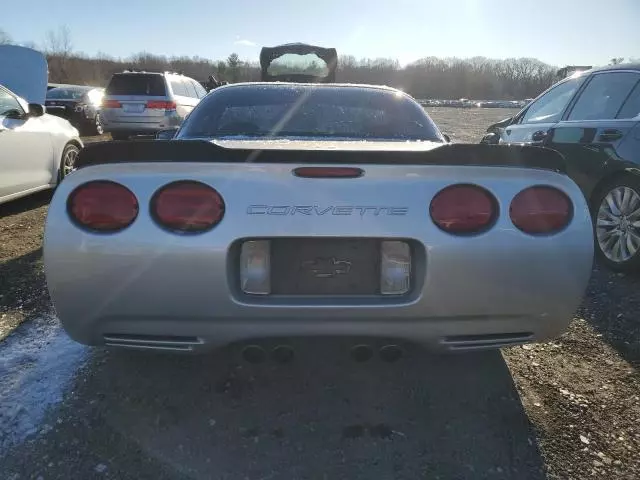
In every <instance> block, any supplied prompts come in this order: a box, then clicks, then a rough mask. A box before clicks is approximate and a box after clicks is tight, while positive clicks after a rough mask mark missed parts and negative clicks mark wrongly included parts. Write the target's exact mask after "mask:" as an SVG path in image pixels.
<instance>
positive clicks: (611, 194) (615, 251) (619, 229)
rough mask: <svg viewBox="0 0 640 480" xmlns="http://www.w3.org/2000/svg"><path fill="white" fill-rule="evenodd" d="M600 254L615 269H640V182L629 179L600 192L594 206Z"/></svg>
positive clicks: (610, 185)
mask: <svg viewBox="0 0 640 480" xmlns="http://www.w3.org/2000/svg"><path fill="white" fill-rule="evenodd" d="M593 226H594V231H595V234H594V238H595V244H596V252H597V253H598V256H599V257H600V259H601V260H602V261H603V262H604V263H605V264H606V265H607V266H608V267H609V268H611V269H613V270H617V271H630V270H634V269H637V268H639V267H640V179H636V178H633V177H626V178H622V179H619V180H617V181H615V182H611V183H609V184H607V185H605V186H603V187H602V188H600V189H599V190H598V193H597V194H596V195H595V199H594V203H593Z"/></svg>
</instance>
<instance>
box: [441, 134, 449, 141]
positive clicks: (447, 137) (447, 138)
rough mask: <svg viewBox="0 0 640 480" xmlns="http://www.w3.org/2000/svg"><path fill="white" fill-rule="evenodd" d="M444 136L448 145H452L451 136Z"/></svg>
mask: <svg viewBox="0 0 640 480" xmlns="http://www.w3.org/2000/svg"><path fill="white" fill-rule="evenodd" d="M442 136H443V137H444V139H445V141H446V142H447V143H451V137H450V136H449V135H447V134H446V133H443V134H442Z"/></svg>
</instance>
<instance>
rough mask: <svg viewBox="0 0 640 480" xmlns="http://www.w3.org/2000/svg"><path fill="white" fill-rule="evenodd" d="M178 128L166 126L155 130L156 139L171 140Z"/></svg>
mask: <svg viewBox="0 0 640 480" xmlns="http://www.w3.org/2000/svg"><path fill="white" fill-rule="evenodd" d="M177 132H178V128H177V127H176V128H167V129H165V130H159V131H157V132H156V140H172V139H173V137H175V136H176V133H177Z"/></svg>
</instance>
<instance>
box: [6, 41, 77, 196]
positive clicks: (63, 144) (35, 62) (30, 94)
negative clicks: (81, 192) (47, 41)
mask: <svg viewBox="0 0 640 480" xmlns="http://www.w3.org/2000/svg"><path fill="white" fill-rule="evenodd" d="M46 91H47V61H46V59H45V57H44V56H43V55H42V54H41V53H40V52H37V51H35V50H32V49H30V48H25V47H19V46H15V45H1V46H0V172H1V173H0V203H4V202H7V201H9V200H13V199H16V198H19V197H23V196H25V195H29V194H31V193H35V192H37V191H40V190H45V189H48V188H53V187H55V186H56V185H58V183H59V182H60V181H61V180H62V178H63V177H64V176H65V175H67V174H68V173H70V172H71V171H72V170H73V169H74V168H75V161H76V159H77V157H78V153H79V152H80V149H81V148H82V142H81V141H80V138H79V134H78V130H77V129H75V128H74V127H73V126H72V125H71V124H70V123H69V122H68V121H67V120H63V119H62V118H58V117H55V116H53V115H49V114H47V113H45V107H44V103H45V93H46Z"/></svg>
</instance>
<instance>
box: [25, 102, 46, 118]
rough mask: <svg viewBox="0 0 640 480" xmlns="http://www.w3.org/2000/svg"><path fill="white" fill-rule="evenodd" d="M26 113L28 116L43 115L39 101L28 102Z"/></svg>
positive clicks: (42, 108)
mask: <svg viewBox="0 0 640 480" xmlns="http://www.w3.org/2000/svg"><path fill="white" fill-rule="evenodd" d="M27 115H28V116H29V117H41V116H42V115H44V106H42V105H40V104H39V103H30V104H29V111H28V113H27Z"/></svg>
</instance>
